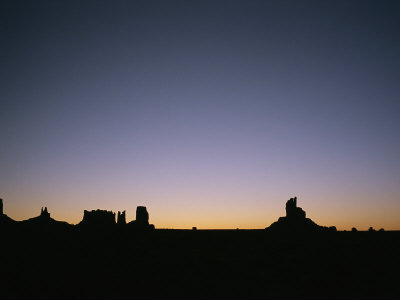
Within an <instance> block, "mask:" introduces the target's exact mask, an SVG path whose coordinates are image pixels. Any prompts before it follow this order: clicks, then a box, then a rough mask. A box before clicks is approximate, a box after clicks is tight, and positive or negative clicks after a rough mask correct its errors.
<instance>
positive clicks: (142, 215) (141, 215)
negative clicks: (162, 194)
mask: <svg viewBox="0 0 400 300" xmlns="http://www.w3.org/2000/svg"><path fill="white" fill-rule="evenodd" d="M128 225H129V227H131V228H134V229H141V230H143V229H154V225H153V224H149V213H148V212H147V209H146V207H145V206H138V207H137V208H136V220H135V221H132V222H129V223H128Z"/></svg>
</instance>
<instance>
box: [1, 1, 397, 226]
mask: <svg viewBox="0 0 400 300" xmlns="http://www.w3.org/2000/svg"><path fill="white" fill-rule="evenodd" d="M300 2H301V3H300ZM399 16H400V2H399V1H364V0H363V1H348V0H346V1H319V0H318V1H282V0H279V1H71V0H68V1H55V0H49V1H14V0H8V1H1V2H0V42H1V47H0V80H1V81H0V82H1V89H0V105H1V106H0V141H1V143H0V197H1V198H3V199H4V210H5V213H6V214H8V215H9V216H10V217H12V218H14V219H16V220H22V219H27V218H29V217H33V216H37V215H38V214H39V212H40V208H41V207H42V206H47V207H48V209H49V212H50V213H51V214H52V217H54V218H56V219H58V220H66V221H68V222H70V223H74V224H75V223H78V222H79V221H80V220H81V219H82V216H83V210H84V209H88V210H91V209H97V208H99V209H107V210H113V211H118V210H125V209H126V210H127V219H128V220H132V219H134V218H135V209H136V206H137V205H145V206H147V208H148V211H149V214H150V222H151V223H153V224H155V226H156V227H158V228H191V227H192V226H197V227H198V228H264V227H266V226H269V225H270V224H271V223H272V222H274V221H275V220H277V219H278V217H280V216H283V215H284V214H285V210H284V205H285V201H286V200H287V199H289V198H290V197H293V196H298V205H299V206H301V207H302V208H303V209H304V210H305V211H306V212H307V216H308V217H310V218H312V219H313V220H314V221H315V222H317V223H318V224H320V225H325V226H332V225H335V226H337V228H338V229H347V230H348V229H350V228H351V227H353V226H355V227H357V228H358V229H367V228H368V227H369V226H373V227H374V228H377V229H378V228H381V227H383V228H385V229H400V218H399V215H400V134H399V130H400V118H399V116H400V101H399V100H400V99H399V95H400V93H399V92H400V85H399V79H400V17H399Z"/></svg>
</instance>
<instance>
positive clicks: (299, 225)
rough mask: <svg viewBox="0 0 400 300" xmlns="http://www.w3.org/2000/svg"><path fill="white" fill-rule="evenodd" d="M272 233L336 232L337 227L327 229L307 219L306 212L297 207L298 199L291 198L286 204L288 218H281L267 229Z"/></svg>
mask: <svg viewBox="0 0 400 300" xmlns="http://www.w3.org/2000/svg"><path fill="white" fill-rule="evenodd" d="M265 229H266V230H267V231H271V232H288V233H290V232H315V231H336V227H335V226H331V227H325V226H320V225H317V224H316V223H314V221H312V220H311V219H309V218H306V212H305V211H304V210H303V209H302V208H301V207H298V206H297V197H294V198H290V199H289V200H288V201H287V202H286V217H280V218H279V219H278V221H276V222H274V223H272V224H271V225H270V226H269V227H267V228H265Z"/></svg>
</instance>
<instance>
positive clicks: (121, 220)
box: [117, 210, 126, 225]
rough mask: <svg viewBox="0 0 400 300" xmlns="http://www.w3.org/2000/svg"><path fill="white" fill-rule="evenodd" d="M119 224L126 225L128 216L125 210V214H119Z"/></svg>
mask: <svg viewBox="0 0 400 300" xmlns="http://www.w3.org/2000/svg"><path fill="white" fill-rule="evenodd" d="M117 224H118V225H126V214H125V210H124V211H123V212H118V217H117Z"/></svg>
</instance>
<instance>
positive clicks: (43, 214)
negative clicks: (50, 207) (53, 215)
mask: <svg viewBox="0 0 400 300" xmlns="http://www.w3.org/2000/svg"><path fill="white" fill-rule="evenodd" d="M40 217H41V218H46V219H49V218H50V213H49V212H48V211H47V207H45V208H44V209H43V207H42V209H41V211H40Z"/></svg>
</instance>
